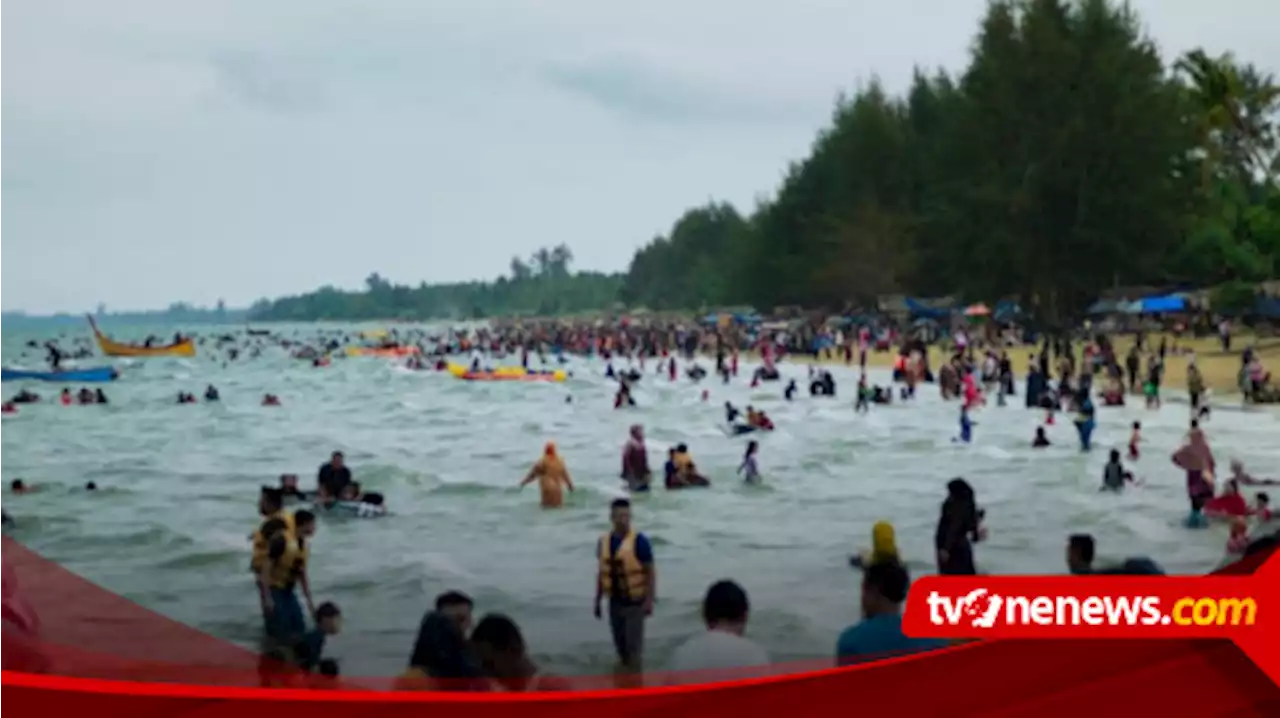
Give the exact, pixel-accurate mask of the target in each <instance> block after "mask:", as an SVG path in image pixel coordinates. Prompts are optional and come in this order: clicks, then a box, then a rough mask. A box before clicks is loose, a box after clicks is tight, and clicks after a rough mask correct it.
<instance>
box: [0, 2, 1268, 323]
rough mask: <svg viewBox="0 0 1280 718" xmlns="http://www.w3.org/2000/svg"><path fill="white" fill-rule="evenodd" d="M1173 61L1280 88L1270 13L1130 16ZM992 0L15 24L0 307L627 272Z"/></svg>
mask: <svg viewBox="0 0 1280 718" xmlns="http://www.w3.org/2000/svg"><path fill="white" fill-rule="evenodd" d="M1135 4H1136V6H1137V9H1138V10H1139V12H1140V13H1142V14H1143V17H1144V19H1145V20H1146V21H1147V22H1148V24H1149V26H1150V28H1151V31H1152V32H1153V33H1154V34H1155V35H1156V37H1157V38H1158V39H1159V40H1160V41H1161V44H1162V45H1163V46H1164V48H1165V50H1166V52H1177V51H1179V50H1182V49H1186V48H1187V47H1190V46H1192V45H1194V44H1200V43H1203V44H1205V45H1206V46H1207V47H1208V49H1209V50H1210V51H1221V50H1225V49H1228V48H1233V49H1235V50H1236V51H1237V53H1238V54H1239V55H1240V56H1241V57H1243V58H1247V59H1251V60H1254V61H1256V62H1258V63H1260V64H1262V65H1263V66H1266V67H1271V68H1275V67H1277V66H1280V50H1278V49H1277V47H1276V45H1275V43H1274V42H1273V38H1272V37H1271V33H1270V32H1269V28H1271V27H1274V26H1275V25H1276V24H1277V23H1276V20H1277V17H1276V16H1277V10H1276V9H1275V7H1276V6H1275V5H1274V3H1271V2H1262V0H1234V1H1233V2H1232V3H1231V4H1230V5H1231V7H1230V10H1231V11H1230V12H1222V11H1221V9H1219V11H1217V12H1211V11H1210V10H1206V9H1203V6H1201V5H1193V4H1190V3H1187V2H1183V1H1182V0H1160V2H1157V1H1156V0H1138V2H1136V3H1135ZM984 5H985V0H902V2H898V3H880V2H874V3H873V2H870V1H869V0H867V1H860V0H791V1H789V2H763V1H762V0H757V1H755V2H751V1H743V0H694V1H692V2H691V1H689V0H653V1H652V2H649V3H644V4H631V5H619V4H617V3H600V2H592V1H589V0H556V2H548V3H516V2H511V1H510V0H432V2H422V1H421V0H274V1H273V2H266V3H264V2H260V1H258V0H220V1H219V2H172V0H119V1H118V2H99V1H98V0H11V1H10V2H6V3H5V8H4V23H3V26H2V32H3V41H2V43H0V48H2V52H3V61H4V78H3V85H2V91H3V108H4V134H3V152H4V165H3V184H2V187H3V216H4V223H3V240H4V244H3V249H4V255H5V256H4V259H5V260H7V261H5V262H4V265H3V266H4V269H3V273H4V274H3V280H4V281H3V306H4V308H5V309H19V308H21V309H28V310H39V311H47V310H57V309H64V310H81V309H86V308H92V307H93V306H94V305H96V304H97V302H98V301H100V300H101V301H105V302H106V303H107V304H108V305H109V306H112V307H117V308H126V307H148V306H150V307H163V306H166V305H167V304H168V303H169V302H171V301H175V300H186V301H192V302H197V303H205V304H212V303H213V302H215V301H217V299H219V298H225V299H226V300H227V301H228V303H230V304H233V305H245V304H248V303H249V302H251V301H253V300H254V299H256V298H258V297H260V296H263V295H275V294H285V293H296V292H300V291H306V290H309V289H312V288H314V287H318V286H320V285H323V284H337V285H339V286H359V285H360V283H361V282H362V280H363V279H364V277H365V276H366V275H368V273H369V272H371V271H379V272H381V273H382V274H383V275H384V276H388V277H391V278H393V279H395V280H398V281H405V282H412V283H416V282H418V281H420V280H424V279H425V280H428V281H443V280H451V279H466V278H476V277H492V276H494V275H495V274H497V273H499V272H502V271H505V270H506V267H507V264H508V262H509V259H510V257H511V256H512V255H517V254H518V255H527V254H529V253H530V252H532V251H533V250H535V249H536V248H537V247H539V246H542V245H553V244H558V243H560V242H566V243H567V244H569V245H570V246H571V247H572V248H573V250H574V254H575V255H576V257H577V258H578V265H579V266H581V267H583V268H592V269H609V270H616V269H621V268H623V267H625V266H626V264H627V261H628V260H629V258H630V255H631V253H632V252H633V251H634V249H635V248H636V247H637V246H638V245H640V244H642V243H644V242H645V241H647V240H648V239H649V238H651V237H652V236H653V235H654V234H655V233H659V232H665V231H666V230H667V229H668V228H669V227H670V225H671V223H672V222H673V221H675V219H676V218H677V217H678V216H679V214H680V213H681V212H682V211H683V210H684V209H685V208H687V207H689V206H690V205H693V204H697V203H701V202H704V201H706V200H707V199H709V198H718V199H725V200H728V201H732V202H734V203H737V204H739V205H741V206H743V207H744V208H746V207H750V206H751V204H752V203H753V200H754V198H755V197H756V196H758V195H759V194H761V193H767V192H771V191H772V190H773V189H774V188H775V187H776V186H777V183H778V181H779V179H780V177H781V175H782V173H783V172H784V171H785V168H786V166H787V163H788V162H789V161H790V160H793V159H797V158H799V157H801V156H803V155H804V154H805V153H806V152H807V151H808V148H809V146H810V144H811V143H812V141H813V138H814V135H815V133H816V132H817V131H818V130H819V129H820V128H821V127H822V126H823V125H824V124H825V123H826V122H827V121H828V119H829V117H830V114H831V107H832V103H833V101H834V98H835V97H836V94H837V93H838V92H839V91H840V90H841V89H848V88H850V87H852V86H855V85H856V84H857V83H858V82H859V81H860V80H865V79H866V78H867V77H868V76H869V75H871V74H872V73H878V74H879V75H880V76H881V77H882V78H883V79H884V81H885V84H886V85H887V86H888V87H889V88H890V89H892V90H900V89H902V88H903V87H905V85H906V83H907V82H908V81H909V78H910V75H911V69H912V66H913V65H914V64H917V63H919V64H922V65H925V66H928V67H936V66H946V67H951V68H955V67H959V66H961V65H962V64H963V63H964V62H965V60H966V53H967V48H968V46H969V44H970V41H971V39H972V36H973V33H974V31H975V30H976V28H977V22H978V18H979V16H980V14H981V12H982V10H983V7H984Z"/></svg>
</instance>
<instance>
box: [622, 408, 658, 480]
mask: <svg viewBox="0 0 1280 718" xmlns="http://www.w3.org/2000/svg"><path fill="white" fill-rule="evenodd" d="M650 476H651V472H650V471H649V450H648V448H646V447H645V443H644V427H643V426H641V425H640V424H632V425H631V435H630V437H629V438H628V439H627V443H626V444H624V445H623V446H622V479H623V481H626V482H627V488H628V489H630V490H631V491H648V490H649V478H650Z"/></svg>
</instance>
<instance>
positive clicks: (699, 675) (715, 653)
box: [667, 581, 769, 685]
mask: <svg viewBox="0 0 1280 718" xmlns="http://www.w3.org/2000/svg"><path fill="white" fill-rule="evenodd" d="M748 610H749V604H748V602H747V592H746V591H744V590H742V587H741V586H739V585H738V584H736V583H734V582H733V581H719V582H717V583H715V584H712V586H711V588H709V589H707V597H706V598H705V599H703V601H702V619H703V621H705V622H706V624H707V630H706V632H705V633H701V634H699V635H697V636H694V637H693V638H690V639H689V640H688V641H686V642H685V643H684V644H683V645H682V646H680V648H678V649H676V652H675V654H674V655H672V657H671V661H670V663H669V664H668V666H667V667H668V670H669V671H670V675H669V676H668V678H667V683H668V684H671V685H678V684H690V683H710V682H714V681H720V680H733V679H736V678H742V677H746V676H747V675H749V672H748V671H743V670H741V669H744V668H751V667H760V666H767V665H768V664H769V654H768V653H767V652H765V650H764V649H763V648H761V647H760V646H758V645H756V644H755V643H754V642H752V641H750V640H748V639H746V638H743V636H742V634H743V632H744V631H745V630H746V628H747V613H748ZM735 669H739V670H735Z"/></svg>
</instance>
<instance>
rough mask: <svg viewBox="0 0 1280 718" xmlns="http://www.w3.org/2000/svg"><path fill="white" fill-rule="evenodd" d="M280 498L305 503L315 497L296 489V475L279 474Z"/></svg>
mask: <svg viewBox="0 0 1280 718" xmlns="http://www.w3.org/2000/svg"><path fill="white" fill-rule="evenodd" d="M344 488H345V487H344ZM280 496H281V497H282V498H285V499H296V500H298V501H307V500H309V499H312V498H314V497H315V495H314V494H308V493H307V492H305V491H303V490H302V489H299V488H298V475H297V474H280Z"/></svg>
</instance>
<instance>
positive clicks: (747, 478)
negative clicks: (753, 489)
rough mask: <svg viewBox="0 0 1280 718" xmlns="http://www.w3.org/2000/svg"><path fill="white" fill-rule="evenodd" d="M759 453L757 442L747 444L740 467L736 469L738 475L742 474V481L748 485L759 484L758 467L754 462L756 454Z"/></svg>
mask: <svg viewBox="0 0 1280 718" xmlns="http://www.w3.org/2000/svg"><path fill="white" fill-rule="evenodd" d="M759 451H760V443H759V442H757V441H749V442H747V451H746V453H745V454H744V455H743V457H742V465H741V466H739V467H738V473H739V474H742V480H743V481H744V482H746V483H748V484H758V483H760V465H759V464H758V463H757V462H756V454H757V453H758V452H759Z"/></svg>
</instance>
